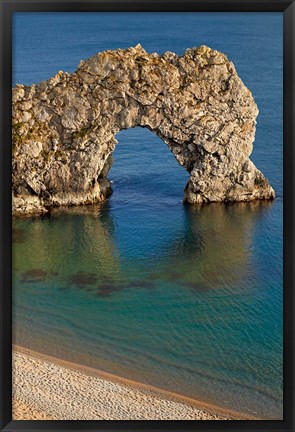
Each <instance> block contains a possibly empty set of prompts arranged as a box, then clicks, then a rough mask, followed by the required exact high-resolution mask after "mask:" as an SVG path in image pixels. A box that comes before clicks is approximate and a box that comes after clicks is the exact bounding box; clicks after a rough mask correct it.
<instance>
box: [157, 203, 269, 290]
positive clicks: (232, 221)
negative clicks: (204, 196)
mask: <svg viewBox="0 0 295 432" xmlns="http://www.w3.org/2000/svg"><path fill="white" fill-rule="evenodd" d="M271 206H272V203H271V202H261V201H260V202H252V203H236V204H231V205H224V204H210V205H208V206H200V207H192V206H187V207H185V215H186V225H185V226H186V229H185V231H184V232H183V233H182V236H180V237H179V238H178V240H177V241H176V242H175V243H174V244H172V245H171V244H170V245H167V248H168V249H169V252H167V251H165V254H166V255H167V256H170V257H171V258H170V260H169V263H168V264H167V274H170V280H171V281H182V284H183V285H184V286H186V287H188V288H190V289H192V290H196V291H203V290H205V289H210V288H218V287H223V286H224V285H225V284H226V285H227V284H228V283H231V284H232V283H234V281H235V280H239V279H241V278H245V277H246V276H247V275H249V274H250V273H251V271H252V268H251V265H250V264H251V263H250V258H251V255H250V252H249V247H250V245H251V239H252V233H253V231H254V229H255V224H256V222H257V220H258V219H259V218H260V217H262V215H263V213H264V212H265V211H267V209H269V208H270V207H271ZM193 247H195V251H193ZM180 250H181V254H180V253H179V251H180ZM183 257H184V258H185V257H189V260H188V261H187V260H186V259H182V258H183ZM174 269H177V270H176V271H175V270H174ZM180 270H182V271H180Z"/></svg>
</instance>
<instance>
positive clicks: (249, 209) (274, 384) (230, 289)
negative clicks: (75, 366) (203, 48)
mask: <svg viewBox="0 0 295 432" xmlns="http://www.w3.org/2000/svg"><path fill="white" fill-rule="evenodd" d="M137 43H141V45H142V46H143V47H144V48H145V49H146V50H147V51H148V52H154V51H157V52H159V53H163V52H164V51H166V50H171V51H175V52H177V53H178V54H182V53H183V52H184V51H185V49H186V48H188V47H192V46H198V45H202V44H206V45H208V46H210V47H212V48H215V49H218V50H221V51H223V52H225V53H226V54H227V55H228V57H229V58H230V59H231V60H232V61H233V62H234V64H235V66H236V68H237V71H238V73H239V75H240V76H241V78H242V80H243V81H244V83H245V84H246V85H247V86H248V87H249V88H250V90H251V91H252V93H253V95H254V97H255V99H256V101H257V104H258V107H259V109H260V115H259V118H258V124H257V135H256V141H255V144H254V151H253V154H252V160H253V161H254V163H255V164H256V165H257V167H258V168H259V169H261V170H262V172H263V173H264V174H265V175H266V177H267V178H268V179H269V181H270V183H271V184H272V186H273V187H274V189H275V191H276V194H277V198H276V200H275V201H274V202H269V203H267V202H266V203H261V202H260V203H259V202H257V203H249V204H236V205H216V204H211V205H208V206H204V207H202V208H198V207H188V206H184V205H183V204H182V197H183V189H184V186H185V183H186V181H187V179H188V174H187V173H186V172H185V171H184V169H183V168H182V167H180V166H179V165H178V163H177V161H176V160H175V159H174V157H173V155H172V154H171V153H170V151H169V150H168V147H166V145H165V144H164V143H163V142H162V141H161V140H160V139H159V138H158V137H157V136H155V135H153V134H152V133H151V132H150V131H148V130H147V129H140V128H135V129H129V130H128V131H122V132H120V133H119V134H118V135H117V139H118V141H119V144H118V145H117V148H116V150H115V152H114V165H113V168H112V169H111V171H110V173H109V178H110V179H111V180H112V181H113V190H114V193H113V195H112V197H111V198H110V199H109V200H108V201H107V203H106V204H104V205H101V206H96V207H86V208H78V210H77V209H71V210H67V211H65V210H59V211H57V212H55V213H53V214H52V215H51V216H43V217H33V218H26V219H14V221H13V315H14V320H13V329H14V342H16V343H18V344H20V345H23V346H26V347H28V348H32V349H35V350H38V351H42V352H45V353H47V354H51V355H55V356H58V357H61V358H64V359H68V360H71V361H74V362H81V363H84V364H87V365H90V366H94V367H97V368H100V369H103V370H105V371H109V372H112V373H115V374H119V375H122V376H125V377H129V378H132V379H136V380H139V381H142V382H145V383H150V384H153V385H156V386H159V387H163V388H165V389H169V390H172V391H177V392H179V393H183V394H185V395H189V396H192V397H195V398H197V399H201V400H205V401H208V402H212V403H215V404H219V405H221V406H223V407H228V408H231V409H235V410H238V411H241V412H244V413H251V414H253V415H255V414H256V415H258V416H261V417H263V418H274V419H279V418H281V417H282V364H283V358H282V336H283V335H282V322H283V315H282V310H283V305H282V297H283V284H282V213H283V212H282V150H283V145H282V15H281V14H276V13H269V14H265V13H263V14H262V13H260V14H259V13H257V14H252V13H243V14H236V13H231V14H215V13H189V14H188V13H178V14H161V13H145V14H139V13H122V14H119V13H111V14H108V13H104V14H103V13H100V14H99V13H91V14H86V13H84V14H81V13H68V14H59V13H55V14H51V13H45V14H37V13H35V14H33V13H27V14H26V13H21V14H15V16H14V38H13V48H14V55H13V85H14V84H15V83H23V84H27V85H30V84H32V83H36V82H39V81H42V80H44V79H48V78H49V77H50V76H52V75H54V74H55V73H56V72H57V71H58V70H60V69H61V70H64V71H69V72H72V71H74V70H75V68H76V66H77V64H78V63H79V61H80V60H81V59H85V58H87V57H89V56H91V55H93V54H95V53H96V52H98V51H102V50H105V49H117V48H127V47H129V46H134V45H136V44H137Z"/></svg>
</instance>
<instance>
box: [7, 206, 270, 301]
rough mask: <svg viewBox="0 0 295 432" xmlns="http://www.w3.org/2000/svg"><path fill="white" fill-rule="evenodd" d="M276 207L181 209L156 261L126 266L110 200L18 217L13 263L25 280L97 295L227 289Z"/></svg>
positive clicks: (244, 271)
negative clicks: (170, 288)
mask: <svg viewBox="0 0 295 432" xmlns="http://www.w3.org/2000/svg"><path fill="white" fill-rule="evenodd" d="M271 206H272V202H262V201H260V202H258V201H257V202H253V203H238V204H231V205H224V204H210V205H205V206H183V210H182V211H183V219H182V221H181V224H179V225H178V227H177V230H176V231H174V232H173V237H172V238H166V237H164V239H161V240H160V241H159V243H158V244H157V250H153V256H154V255H156V256H157V257H158V259H157V264H156V265H155V262H154V260H149V259H148V257H147V258H146V259H144V260H142V262H141V263H138V262H135V263H132V262H131V263H127V264H128V265H126V260H125V259H124V256H123V254H122V251H121V250H120V243H119V244H118V242H117V241H116V240H115V234H116V224H115V222H114V218H113V215H112V208H111V206H110V204H109V203H105V204H103V205H93V206H84V207H70V208H62V209H57V210H54V211H53V212H52V213H51V214H50V215H49V216H42V217H39V218H34V219H33V220H32V219H20V220H17V219H16V220H15V221H14V224H13V232H14V235H13V243H14V244H15V247H14V248H13V266H14V269H16V268H17V269H18V272H17V273H18V275H19V283H21V284H23V283H30V282H31V283H32V282H46V281H54V282H55V285H57V286H58V289H59V290H65V289H67V290H70V289H80V290H83V291H87V292H89V293H93V294H94V295H95V296H98V297H106V296H110V295H111V294H114V293H116V292H118V291H121V290H124V289H132V288H133V289H146V290H151V291H153V290H154V289H156V288H160V287H161V286H163V285H167V283H168V284H177V286H178V287H181V288H183V289H189V290H191V291H207V290H210V289H215V288H219V287H221V288H222V287H224V286H225V285H226V284H231V285H233V284H234V282H235V281H237V280H241V279H243V278H245V277H247V276H249V274H248V273H249V271H251V266H250V265H249V260H250V259H251V242H252V237H253V234H254V232H255V225H256V223H257V221H259V219H261V218H262V217H263V215H264V213H265V212H267V211H268V210H269V209H270V208H271ZM24 232H25V233H26V235H23V234H20V233H24ZM19 236H21V237H22V241H21V242H20V241H19ZM131 261H132V260H131ZM15 272H16V270H15Z"/></svg>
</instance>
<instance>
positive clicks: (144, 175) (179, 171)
mask: <svg viewBox="0 0 295 432" xmlns="http://www.w3.org/2000/svg"><path fill="white" fill-rule="evenodd" d="M115 138H116V140H117V142H118V144H116V147H115V150H114V152H113V153H112V156H111V157H112V166H111V168H110V170H109V172H108V174H107V177H108V179H109V180H110V182H111V185H112V190H113V195H112V198H111V199H112V200H116V201H117V200H120V201H124V200H125V201H126V202H131V201H138V202H141V203H145V204H151V205H153V204H154V203H155V201H158V200H159V201H161V202H163V201H165V202H166V203H167V204H168V203H169V204H172V205H173V204H177V203H180V202H181V201H182V200H183V187H184V185H185V184H186V183H187V181H188V179H189V173H188V172H187V171H186V170H185V169H184V168H183V167H182V166H180V165H179V163H178V162H177V160H176V159H175V157H174V155H173V154H172V152H171V151H169V148H168V147H167V146H166V145H165V143H164V142H163V141H162V140H161V138H159V137H158V136H157V135H155V134H154V133H152V132H151V131H150V130H148V128H145V127H134V128H130V129H125V130H121V131H120V132H119V133H118V134H117V135H116V136H115Z"/></svg>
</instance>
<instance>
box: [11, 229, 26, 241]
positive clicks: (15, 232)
mask: <svg viewBox="0 0 295 432" xmlns="http://www.w3.org/2000/svg"><path fill="white" fill-rule="evenodd" d="M26 240H27V233H26V230H24V229H22V228H12V243H17V244H19V243H24V242H25V241H26Z"/></svg>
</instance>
